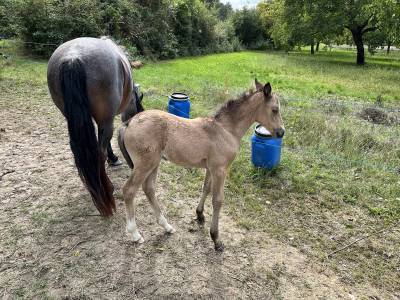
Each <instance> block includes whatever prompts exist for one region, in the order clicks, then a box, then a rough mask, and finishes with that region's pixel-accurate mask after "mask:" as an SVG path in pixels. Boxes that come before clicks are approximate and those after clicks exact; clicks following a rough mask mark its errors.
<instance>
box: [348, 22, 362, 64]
mask: <svg viewBox="0 0 400 300" xmlns="http://www.w3.org/2000/svg"><path fill="white" fill-rule="evenodd" d="M351 34H352V35H353V40H354V44H355V45H356V46H357V65H360V66H362V65H364V64H365V54H364V42H363V32H362V29H360V28H357V29H354V30H352V31H351Z"/></svg>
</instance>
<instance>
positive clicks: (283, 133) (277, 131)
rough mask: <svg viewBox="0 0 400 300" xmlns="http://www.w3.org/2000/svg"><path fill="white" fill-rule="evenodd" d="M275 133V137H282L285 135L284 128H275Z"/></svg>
mask: <svg viewBox="0 0 400 300" xmlns="http://www.w3.org/2000/svg"><path fill="white" fill-rule="evenodd" d="M275 133H276V137H277V138H283V136H284V135H285V129H283V128H279V129H275Z"/></svg>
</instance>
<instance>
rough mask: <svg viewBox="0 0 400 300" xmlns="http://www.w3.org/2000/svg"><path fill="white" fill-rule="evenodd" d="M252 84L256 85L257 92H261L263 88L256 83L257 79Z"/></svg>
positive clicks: (260, 84)
mask: <svg viewBox="0 0 400 300" xmlns="http://www.w3.org/2000/svg"><path fill="white" fill-rule="evenodd" d="M254 84H255V85H256V90H257V92H261V91H262V90H263V88H264V86H263V85H262V83H259V82H258V80H257V78H256V79H255V80H254Z"/></svg>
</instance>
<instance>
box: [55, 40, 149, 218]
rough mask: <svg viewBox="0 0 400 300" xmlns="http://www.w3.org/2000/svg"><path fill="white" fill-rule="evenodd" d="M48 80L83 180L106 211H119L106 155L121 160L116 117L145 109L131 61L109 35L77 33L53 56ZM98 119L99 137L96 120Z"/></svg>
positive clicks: (112, 159)
mask: <svg viewBox="0 0 400 300" xmlns="http://www.w3.org/2000/svg"><path fill="white" fill-rule="evenodd" d="M47 83H48V86H49V90H50V94H51V97H52V99H53V102H54V103H55V105H56V106H57V107H58V108H59V109H60V111H61V112H62V114H63V115H64V116H65V118H66V120H67V124H68V131H69V137H70V146H71V150H72V152H73V154H74V158H75V164H76V167H77V169H78V172H79V175H80V177H81V179H82V181H83V182H84V183H85V185H86V187H87V188H88V190H89V192H90V194H91V196H92V199H93V202H94V204H95V206H96V207H97V209H98V210H99V212H100V213H101V215H103V216H110V215H112V214H113V211H114V210H115V201H114V197H113V190H114V187H113V185H112V183H111V181H110V180H109V178H108V177H107V174H106V170H105V160H106V157H107V156H108V161H109V163H110V164H111V165H112V164H114V165H115V164H117V163H118V158H117V157H116V156H115V155H114V153H113V151H112V149H111V144H110V140H111V137H112V135H113V122H114V116H115V115H117V114H119V113H122V116H121V117H122V121H126V120H128V119H129V118H130V117H132V116H133V115H135V114H136V113H137V112H140V111H142V110H143V107H142V106H141V103H140V102H141V99H142V97H143V95H141V96H140V97H139V95H138V93H137V91H136V90H135V88H134V85H133V80H132V74H131V69H130V64H129V60H128V58H127V57H126V55H125V53H124V51H123V50H122V49H121V48H120V47H119V46H118V45H117V44H115V43H114V42H113V41H112V40H110V39H108V38H101V39H97V38H86V37H85V38H77V39H74V40H71V41H69V42H66V43H64V44H62V45H61V46H59V47H58V48H57V49H56V50H55V52H54V53H53V55H52V56H51V58H50V60H49V64H48V69H47ZM92 119H93V120H94V121H95V122H96V124H97V129H98V139H96V134H95V127H94V124H93V120H92Z"/></svg>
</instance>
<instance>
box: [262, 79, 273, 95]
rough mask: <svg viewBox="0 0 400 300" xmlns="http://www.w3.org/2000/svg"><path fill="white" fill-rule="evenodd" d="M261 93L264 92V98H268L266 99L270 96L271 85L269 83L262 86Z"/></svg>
mask: <svg viewBox="0 0 400 300" xmlns="http://www.w3.org/2000/svg"><path fill="white" fill-rule="evenodd" d="M263 91H264V95H265V97H267V98H268V97H270V96H271V92H272V87H271V84H270V83H269V82H268V83H267V84H266V85H264V88H263Z"/></svg>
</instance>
